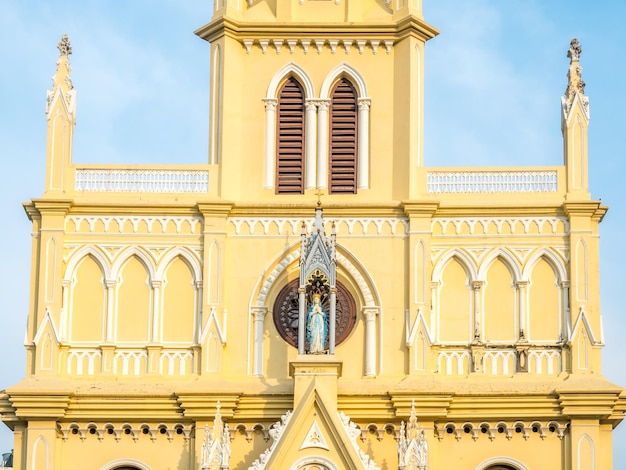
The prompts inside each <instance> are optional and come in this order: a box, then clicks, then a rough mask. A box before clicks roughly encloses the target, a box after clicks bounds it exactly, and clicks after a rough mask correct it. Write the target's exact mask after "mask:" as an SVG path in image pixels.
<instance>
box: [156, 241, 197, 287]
mask: <svg viewBox="0 0 626 470" xmlns="http://www.w3.org/2000/svg"><path fill="white" fill-rule="evenodd" d="M177 257H180V258H181V259H182V260H183V261H184V262H185V264H187V266H188V267H189V269H190V270H191V272H192V273H193V279H194V281H195V282H198V281H202V267H201V266H200V261H199V260H198V259H197V257H196V256H195V255H194V253H192V252H191V251H190V250H188V249H187V248H185V247H180V246H177V247H175V248H173V249H171V250H169V251H168V252H167V253H166V254H165V255H164V256H163V257H162V258H161V260H160V261H159V265H158V267H157V269H156V271H155V274H154V278H153V279H159V280H161V279H163V278H164V276H165V273H166V272H167V269H168V268H169V265H170V264H171V263H172V261H174V260H175V259H176V258H177Z"/></svg>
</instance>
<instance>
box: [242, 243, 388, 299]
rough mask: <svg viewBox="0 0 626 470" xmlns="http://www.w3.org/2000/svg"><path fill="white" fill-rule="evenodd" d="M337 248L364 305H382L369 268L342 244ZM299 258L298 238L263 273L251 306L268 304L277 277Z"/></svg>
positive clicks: (339, 256)
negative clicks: (268, 295) (268, 297)
mask: <svg viewBox="0 0 626 470" xmlns="http://www.w3.org/2000/svg"><path fill="white" fill-rule="evenodd" d="M336 248H337V252H336V254H337V262H338V265H339V266H341V267H342V268H343V269H345V271H346V272H347V273H348V274H350V276H351V277H352V280H353V281H354V283H355V285H356V287H357V289H358V290H359V292H358V294H360V295H361V300H362V301H363V306H364V307H378V306H380V295H379V293H378V289H377V288H376V285H375V284H374V281H373V279H371V277H370V276H369V274H368V272H367V270H366V269H365V268H364V267H363V264H362V263H361V262H360V261H359V260H357V259H356V258H355V257H354V256H352V255H351V254H350V252H349V251H348V250H346V249H345V248H344V247H343V246H341V245H340V244H337V245H336ZM299 259H300V241H299V240H298V241H297V242H295V243H294V244H292V245H291V247H289V248H288V249H287V250H286V251H285V252H284V253H282V254H281V255H279V256H278V257H277V258H276V259H275V260H273V261H272V262H271V263H270V264H269V266H268V268H267V269H266V270H265V271H264V273H263V275H261V277H260V278H259V280H258V282H257V285H256V286H255V289H254V290H253V292H252V297H251V299H250V307H265V306H267V294H268V293H269V292H270V290H271V288H272V286H273V285H274V283H275V282H276V279H278V278H279V277H280V275H281V274H282V273H283V272H284V271H285V270H286V269H288V268H289V267H290V266H292V265H293V263H294V262H296V261H298V260H299Z"/></svg>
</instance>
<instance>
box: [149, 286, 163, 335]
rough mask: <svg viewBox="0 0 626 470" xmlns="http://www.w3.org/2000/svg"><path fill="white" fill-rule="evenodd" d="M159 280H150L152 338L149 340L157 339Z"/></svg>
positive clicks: (159, 306)
mask: <svg viewBox="0 0 626 470" xmlns="http://www.w3.org/2000/svg"><path fill="white" fill-rule="evenodd" d="M160 294H161V281H152V338H150V341H151V342H157V341H158V339H159V321H160V320H159V318H160V315H159V312H160V308H161V305H160V302H159V300H160Z"/></svg>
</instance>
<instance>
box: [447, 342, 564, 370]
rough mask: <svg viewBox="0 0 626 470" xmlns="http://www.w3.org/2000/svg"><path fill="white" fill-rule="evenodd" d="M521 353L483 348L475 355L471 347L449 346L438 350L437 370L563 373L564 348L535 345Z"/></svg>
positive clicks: (503, 349)
mask: <svg viewBox="0 0 626 470" xmlns="http://www.w3.org/2000/svg"><path fill="white" fill-rule="evenodd" d="M524 353H525V357H524V358H523V359H522V360H520V353H519V352H518V351H517V350H516V349H514V348H510V347H509V348H506V347H502V348H489V349H482V350H481V351H480V353H479V354H473V353H472V350H471V348H469V347H468V348H458V349H456V348H446V349H442V350H439V351H438V352H437V356H436V361H437V371H438V372H439V373H440V374H442V375H468V374H469V373H472V372H478V373H483V374H488V375H511V374H514V373H517V372H528V373H532V374H538V375H554V374H560V373H561V372H562V370H563V369H562V355H561V350H560V349H556V348H540V347H531V348H528V349H527V350H525V351H524Z"/></svg>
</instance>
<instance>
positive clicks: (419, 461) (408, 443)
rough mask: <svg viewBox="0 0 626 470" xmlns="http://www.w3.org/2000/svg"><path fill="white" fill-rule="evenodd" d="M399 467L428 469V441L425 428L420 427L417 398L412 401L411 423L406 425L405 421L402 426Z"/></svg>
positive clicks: (412, 469) (414, 469)
mask: <svg viewBox="0 0 626 470" xmlns="http://www.w3.org/2000/svg"><path fill="white" fill-rule="evenodd" d="M398 469H399V470H428V443H427V442H426V432H425V431H424V428H422V429H421V430H420V429H418V425H417V413H416V412H415V400H413V401H412V403H411V414H410V416H409V423H408V425H407V426H406V427H405V425H404V421H402V424H401V426H400V439H399V441H398Z"/></svg>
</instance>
